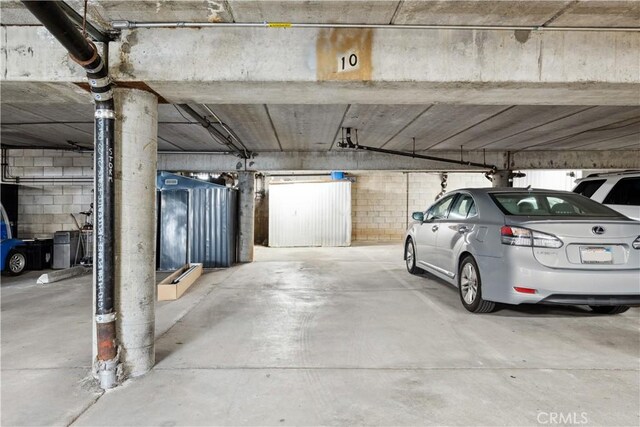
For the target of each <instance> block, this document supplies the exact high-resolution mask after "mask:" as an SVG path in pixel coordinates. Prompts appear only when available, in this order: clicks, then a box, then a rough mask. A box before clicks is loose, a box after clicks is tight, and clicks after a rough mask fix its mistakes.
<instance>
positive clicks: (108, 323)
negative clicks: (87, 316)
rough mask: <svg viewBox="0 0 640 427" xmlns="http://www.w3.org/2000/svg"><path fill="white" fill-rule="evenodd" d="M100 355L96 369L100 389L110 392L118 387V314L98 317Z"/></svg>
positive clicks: (97, 329)
mask: <svg viewBox="0 0 640 427" xmlns="http://www.w3.org/2000/svg"><path fill="white" fill-rule="evenodd" d="M96 332H97V338H98V355H97V360H96V368H97V372H98V379H99V381H100V388H102V389H103V390H108V389H110V388H114V387H115V386H116V385H117V381H118V379H117V368H118V348H117V345H116V342H115V335H116V334H115V332H116V314H115V313H109V314H98V315H96Z"/></svg>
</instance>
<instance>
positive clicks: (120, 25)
mask: <svg viewBox="0 0 640 427" xmlns="http://www.w3.org/2000/svg"><path fill="white" fill-rule="evenodd" d="M111 26H112V27H113V28H114V29H117V30H124V29H130V28H225V27H227V28H228V27H231V28H374V29H395V30H470V31H472V30H498V31H616V32H640V27H545V26H540V25H420V24H410V25H409V24H407V25H403V24H323V23H298V22H184V21H177V22H157V21H148V22H136V21H126V20H118V21H112V22H111Z"/></svg>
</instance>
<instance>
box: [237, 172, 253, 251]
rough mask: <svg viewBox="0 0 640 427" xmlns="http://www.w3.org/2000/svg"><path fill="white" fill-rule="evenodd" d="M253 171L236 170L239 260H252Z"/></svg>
mask: <svg viewBox="0 0 640 427" xmlns="http://www.w3.org/2000/svg"><path fill="white" fill-rule="evenodd" d="M255 186H256V174H255V172H238V187H239V189H240V220H239V221H238V231H239V234H240V239H239V251H238V254H239V258H238V261H239V262H252V261H253V239H254V226H255V224H254V221H255V210H256V198H255Z"/></svg>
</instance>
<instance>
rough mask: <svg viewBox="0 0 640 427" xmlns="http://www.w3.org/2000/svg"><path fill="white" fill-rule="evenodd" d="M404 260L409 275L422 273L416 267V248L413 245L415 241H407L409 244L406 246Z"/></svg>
mask: <svg viewBox="0 0 640 427" xmlns="http://www.w3.org/2000/svg"><path fill="white" fill-rule="evenodd" d="M404 259H405V261H406V264H407V271H408V272H409V273H411V274H419V273H422V269H420V268H418V267H416V246H415V244H414V243H413V239H407V243H406V244H405V245H404Z"/></svg>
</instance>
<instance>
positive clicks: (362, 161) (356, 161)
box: [158, 150, 640, 172]
mask: <svg viewBox="0 0 640 427" xmlns="http://www.w3.org/2000/svg"><path fill="white" fill-rule="evenodd" d="M428 154H429V155H433V156H439V157H444V158H449V159H455V160H459V159H460V152H455V151H433V152H429V153H428ZM462 158H463V159H464V160H465V161H471V162H479V163H486V164H488V165H495V166H497V167H498V169H507V168H509V169H512V170H517V169H594V168H596V169H640V150H625V151H522V152H518V153H507V152H506V151H487V152H486V153H484V152H482V151H472V152H464V153H463V156H462ZM508 159H509V160H508ZM158 170H173V171H192V172H198V171H220V172H235V171H245V170H246V171H260V172H269V171H330V170H344V171H358V170H401V171H457V170H461V171H462V170H467V171H469V170H480V169H479V168H474V167H469V166H465V165H456V164H449V163H443V162H436V161H430V160H421V159H412V158H410V157H401V156H394V155H387V154H378V153H370V152H363V151H351V150H340V151H295V152H266V153H259V154H258V155H257V156H256V157H255V158H253V159H250V160H242V159H239V158H238V157H236V156H234V155H232V154H224V153H184V154H183V153H175V154H174V153H162V152H161V153H159V154H158Z"/></svg>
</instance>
